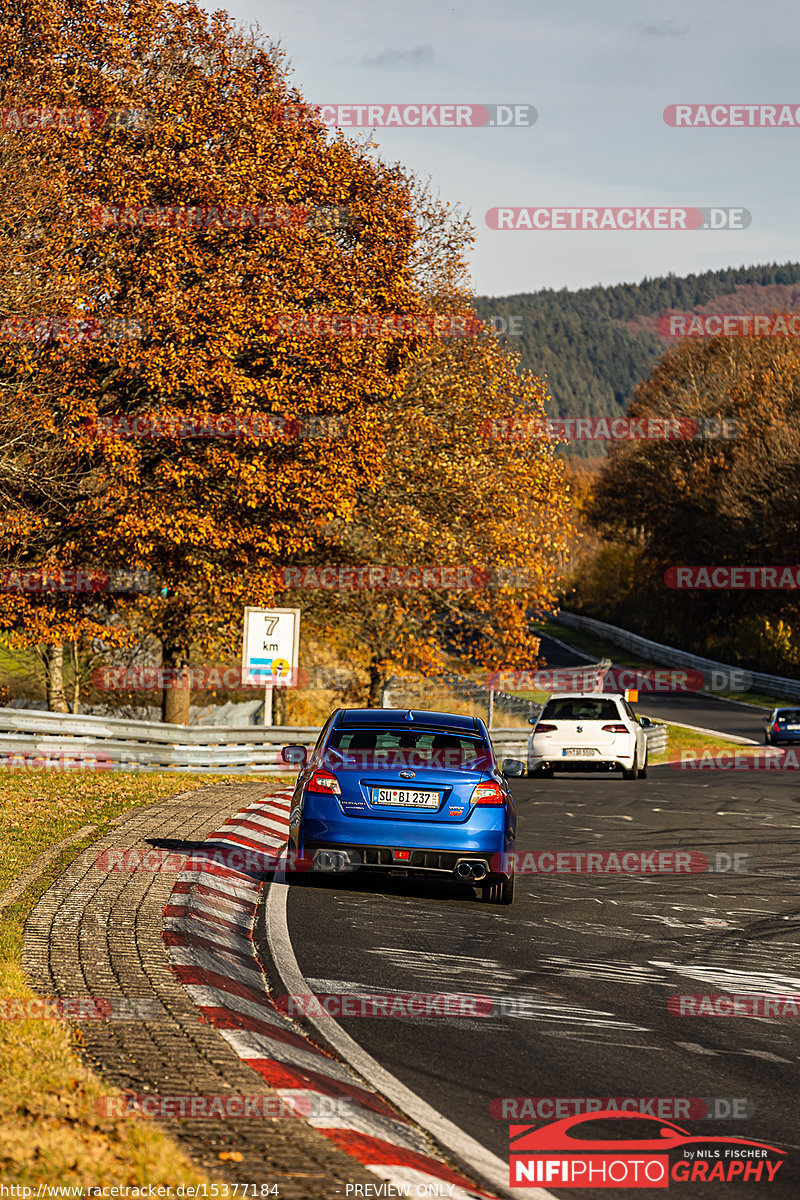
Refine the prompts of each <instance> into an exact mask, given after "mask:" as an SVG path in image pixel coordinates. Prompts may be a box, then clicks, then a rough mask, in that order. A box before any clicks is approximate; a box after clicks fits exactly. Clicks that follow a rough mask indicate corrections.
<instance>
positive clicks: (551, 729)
mask: <svg viewBox="0 0 800 1200" xmlns="http://www.w3.org/2000/svg"><path fill="white" fill-rule="evenodd" d="M557 729H558V726H557V725H537V726H536V728H535V729H534V731H533V732H534V733H555V731H556V730H557Z"/></svg>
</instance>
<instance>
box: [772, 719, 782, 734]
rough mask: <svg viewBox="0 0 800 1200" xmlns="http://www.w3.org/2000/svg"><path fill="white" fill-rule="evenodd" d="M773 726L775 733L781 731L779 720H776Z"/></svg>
mask: <svg viewBox="0 0 800 1200" xmlns="http://www.w3.org/2000/svg"><path fill="white" fill-rule="evenodd" d="M772 728H773V730H774V732H775V733H778V732H779V731H780V725H779V724H778V722H777V721H776V722H775V724H774V725H773V726H772Z"/></svg>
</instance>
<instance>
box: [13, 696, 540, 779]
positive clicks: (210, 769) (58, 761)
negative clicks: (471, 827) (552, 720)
mask: <svg viewBox="0 0 800 1200" xmlns="http://www.w3.org/2000/svg"><path fill="white" fill-rule="evenodd" d="M319 732H320V730H319V727H317V726H313V725H294V726H291V725H283V726H266V727H264V726H257V725H243V726H240V727H238V728H237V727H235V726H220V725H162V724H159V723H157V722H154V721H128V720H119V719H116V718H114V717H89V716H73V715H71V714H69V713H53V712H40V711H38V710H36V711H34V710H31V709H22V708H0V767H2V766H7V767H12V768H13V767H14V766H16V767H20V768H24V767H26V766H28V767H30V768H32V769H39V770H47V769H48V763H49V765H50V767H51V768H53V769H58V768H59V767H60V766H63V768H64V769H65V770H75V769H79V768H81V767H83V768H85V769H96V770H110V771H182V772H192V773H197V774H210V775H211V774H215V775H281V774H283V775H286V774H293V771H292V768H291V767H287V766H286V764H285V763H282V762H281V761H280V758H279V755H280V750H281V747H282V746H285V745H287V743H289V742H294V743H296V744H299V745H301V746H306V747H307V748H309V749H310V748H311V747H312V746H314V744H315V743H316V740H317V738H318V737H319ZM527 736H528V732H527V730H525V729H493V730H492V742H493V744H494V747H495V750H496V752H497V754H498V756H499V757H500V758H524V757H525V747H526V741H527Z"/></svg>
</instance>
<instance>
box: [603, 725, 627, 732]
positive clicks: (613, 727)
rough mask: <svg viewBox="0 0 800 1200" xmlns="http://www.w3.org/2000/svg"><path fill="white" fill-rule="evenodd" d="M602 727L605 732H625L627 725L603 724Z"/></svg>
mask: <svg viewBox="0 0 800 1200" xmlns="http://www.w3.org/2000/svg"><path fill="white" fill-rule="evenodd" d="M603 729H604V730H605V732H606V733H627V732H628V726H627V725H604V726H603Z"/></svg>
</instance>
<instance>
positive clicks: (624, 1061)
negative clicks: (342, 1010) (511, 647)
mask: <svg viewBox="0 0 800 1200" xmlns="http://www.w3.org/2000/svg"><path fill="white" fill-rule="evenodd" d="M793 774H794V773H792V772H788V773H786V774H784V775H783V776H782V777H776V775H775V774H770V775H769V776H767V775H765V774H764V773H763V772H741V771H739V772H736V773H733V772H726V773H723V772H713V773H712V772H704V773H702V774H698V775H692V776H689V775H687V774H686V773H684V772H681V773H680V775H678V773H677V772H674V771H673V770H672V769H670V768H669V767H663V768H654V769H653V770H652V772H651V777H650V778H649V779H648V780H646V781H637V782H636V783H626V782H623V781H621V780H620V779H619V778H617V777H614V776H612V777H608V778H593V777H591V776H586V777H580V776H578V777H568V776H562V777H558V776H557V777H556V778H555V779H554V780H552V781H546V780H543V781H539V780H521V781H519V782H516V783H515V787H514V791H515V795H516V798H517V801H518V805H519V830H520V835H519V838H518V849H519V850H521V851H528V850H537V851H545V850H552V851H558V850H561V851H580V850H584V851H585V850H587V849H591V850H601V851H617V852H620V853H622V852H624V851H630V850H639V851H651V850H658V849H661V850H671V849H679V848H683V849H684V850H686V849H690V850H700V851H721V852H723V853H725V854H728V855H733V854H734V853H739V854H743V853H748V854H750V855H752V856H753V857H754V862H751V864H750V866H751V869H750V870H749V871H748V873H746V874H745V873H730V874H722V873H713V874H712V873H695V874H682V875H676V874H672V875H644V874H640V875H629V876H622V877H620V876H619V875H596V874H595V875H585V874H584V875H577V874H538V875H534V874H529V875H525V876H519V877H518V879H517V899H516V901H515V903H514V905H513V906H512V907H511V908H507V909H504V908H500V907H495V906H488V905H484V904H483V903H481V902H480V901H478V900H475V899H473V898H472V894H471V892H470V891H469V890H461V889H459V888H458V887H456V886H454V885H438V886H437V885H433V884H428V883H427V881H426V882H423V883H418V882H415V881H410V880H406V879H403V878H397V879H394V878H392V879H385V878H380V879H375V878H374V877H373V878H370V879H367V878H362V877H360V876H355V875H353V876H347V877H344V878H337V879H330V880H325V881H320V882H315V883H313V884H312V885H311V886H302V887H292V888H289V889H288V893H289V899H288V924H289V933H290V937H291V942H292V946H293V948H294V953H295V955H296V957H297V961H298V963H299V966H300V969H301V972H302V974H303V976H304V977H305V979H306V981H307V982H308V984H309V990H311V991H314V992H327V993H345V992H372V993H375V992H381V993H385V992H402V993H410V992H413V993H442V992H458V993H470V994H478V995H481V996H491V997H495V998H499V997H504V998H505V1001H504V1003H505V1014H504V1015H498V1016H494V1015H490V1016H480V1017H471V1018H462V1017H426V1018H411V1017H408V1018H404V1019H383V1018H380V1017H366V1018H365V1017H350V1018H347V1017H342V1018H340V1024H341V1025H342V1027H343V1028H344V1029H345V1030H346V1031H347V1032H348V1033H349V1034H350V1035H351V1036H352V1037H353V1038H354V1039H355V1040H356V1041H357V1042H358V1043H359V1044H360V1045H361V1046H362V1047H364V1048H365V1049H366V1050H367V1051H368V1052H369V1053H370V1054H371V1055H373V1056H374V1057H375V1058H376V1059H377V1060H378V1061H379V1062H380V1063H382V1064H383V1065H384V1066H385V1067H386V1068H388V1069H389V1070H390V1071H391V1072H392V1073H393V1074H394V1075H395V1076H396V1077H397V1078H398V1079H399V1080H400V1081H402V1082H403V1083H405V1084H406V1085H407V1086H408V1087H410V1088H411V1089H413V1090H414V1091H415V1092H416V1093H417V1094H418V1095H420V1096H421V1097H422V1098H423V1099H424V1100H426V1101H427V1102H428V1103H430V1104H431V1105H433V1106H434V1107H435V1108H436V1109H438V1111H439V1112H441V1113H443V1114H444V1115H446V1116H447V1117H449V1118H450V1120H451V1121H454V1122H456V1123H457V1124H459V1125H460V1126H461V1127H462V1128H463V1129H464V1130H465V1132H467V1133H468V1134H470V1135H471V1136H472V1137H474V1138H475V1139H477V1140H478V1141H479V1142H480V1143H481V1144H482V1145H484V1146H485V1147H486V1148H488V1149H489V1150H491V1151H493V1152H494V1153H495V1154H496V1155H497V1156H498V1157H501V1158H505V1157H507V1154H508V1142H507V1125H508V1119H509V1118H508V1117H506V1121H505V1122H504V1121H503V1120H502V1119H500V1117H499V1116H494V1115H493V1101H495V1102H496V1101H498V1100H499V1099H500V1098H503V1097H562V1098H573V1099H575V1098H580V1097H584V1098H609V1097H612V1098H617V1099H620V1098H633V1097H643V1098H648V1097H664V1098H671V1099H672V1100H676V1099H677V1100H681V1099H683V1100H684V1101H685V1100H687V1099H692V1098H710V1097H716V1098H719V1099H720V1101H726V1100H727V1101H728V1102H732V1101H734V1100H738V1101H740V1104H739V1106H738V1111H739V1112H743V1111H747V1112H748V1113H749V1114H750V1115H749V1116H748V1117H747V1118H746V1119H742V1118H740V1117H737V1118H736V1119H728V1120H725V1119H720V1120H709V1119H702V1120H694V1121H687V1120H686V1119H685V1118H684V1117H683V1116H682V1114H683V1113H685V1112H686V1111H687V1109H686V1107H685V1105H684V1107H683V1108H681V1107H680V1106H678V1107H677V1108H670V1107H669V1106H668V1107H665V1108H662V1110H661V1115H662V1116H663V1117H665V1118H669V1117H671V1118H672V1119H674V1120H676V1122H677V1124H679V1125H681V1126H683V1127H684V1128H687V1129H689V1130H690V1132H692V1133H695V1134H705V1133H712V1134H713V1133H718V1134H724V1135H727V1136H740V1137H751V1138H754V1139H756V1140H760V1141H766V1142H770V1143H773V1144H777V1145H778V1146H779V1147H781V1148H783V1149H785V1150H787V1151H788V1152H789V1154H788V1161H787V1162H786V1163H785V1164H784V1166H783V1168H782V1170H781V1171H780V1172H779V1174H778V1177H777V1178H776V1180H775V1182H774V1183H772V1184H771V1185H770V1187H769V1195H771V1196H775V1197H778V1196H780V1197H782V1198H783V1197H786V1198H787V1200H788V1198H789V1197H795V1196H797V1195H798V1194H800V1145H798V1142H800V1138H798V1135H797V1119H796V1106H795V1099H796V1076H797V1069H798V1058H799V1057H800V1036H798V1028H797V1020H796V1019H794V1020H792V1019H791V1018H790V1017H787V1018H781V1019H764V1018H757V1017H699V1016H695V1017H691V1016H678V1015H672V1013H671V1012H670V1011H668V1008H667V1001H668V999H669V997H671V996H675V995H680V994H691V995H697V994H703V993H720V992H729V991H760V992H764V991H769V992H780V993H784V994H786V993H798V992H800V896H798V886H797V870H796V863H797V856H798V851H800V786H798V785H799V784H800V780H798V779H796V778H794V777H793ZM713 861H714V860H713V857H712V862H713ZM722 861H723V863H725V862H727V860H726V859H723V860H722ZM741 861H742V860H740V862H741ZM514 1002H516V1005H515V1003H514ZM742 1101H746V1106H745V1104H742V1103H741V1102H742ZM604 1107H607V1105H604ZM494 1109H495V1111H497V1104H495V1106H494ZM501 1111H502V1110H501ZM505 1111H506V1112H508V1111H509V1110H508V1109H506V1110H505ZM511 1111H512V1112H513V1110H511ZM692 1111H693V1110H692ZM718 1111H719V1112H720V1113H721V1114H725V1113H728V1112H731V1113H732V1112H733V1111H734V1110H733V1109H732V1108H730V1109H728V1108H726V1107H725V1105H724V1103H723V1104H722V1105H720V1106H719V1108H718ZM565 1115H566V1114H565ZM545 1118H547V1119H553V1116H552V1115H550V1114H549V1112H547V1111H545V1112H544V1113H543V1115H540V1116H531V1115H530V1114H528V1116H527V1121H528V1122H530V1123H533V1124H542V1123H546V1122H545ZM517 1120H518V1121H520V1122H525V1121H526V1117H525V1116H523V1115H519V1116H518V1117H517ZM670 1186H671V1187H672V1188H673V1189H677V1191H678V1192H679V1193H680V1194H683V1195H695V1194H701V1195H704V1196H716V1195H717V1194H719V1195H720V1196H723V1195H728V1194H730V1191H731V1185H729V1184H727V1183H726V1184H714V1183H708V1184H706V1185H704V1186H703V1187H702V1191H701V1190H700V1187H701V1185H700V1184H698V1183H695V1184H685V1185H676V1184H675V1183H672V1184H671V1185H670ZM651 1190H652V1191H653V1194H657V1193H656V1192H655V1190H653V1189H648V1192H649V1191H651ZM554 1194H564V1195H567V1194H574V1193H573V1192H572V1191H571V1190H570V1191H569V1192H566V1191H565V1192H562V1193H558V1191H557V1190H556V1192H555V1193H554ZM582 1194H583V1195H587V1196H589V1195H595V1194H596V1195H597V1196H613V1195H619V1196H622V1195H623V1194H626V1193H625V1192H624V1191H623V1190H621V1189H607V1188H604V1189H582ZM638 1194H642V1193H641V1192H639V1193H638ZM738 1194H740V1195H742V1194H747V1195H748V1196H750V1195H753V1194H761V1192H760V1188H759V1190H758V1193H756V1190H755V1185H754V1184H753V1183H750V1184H749V1185H748V1187H747V1188H745V1186H744V1185H743V1184H740V1190H739V1192H738Z"/></svg>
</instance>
